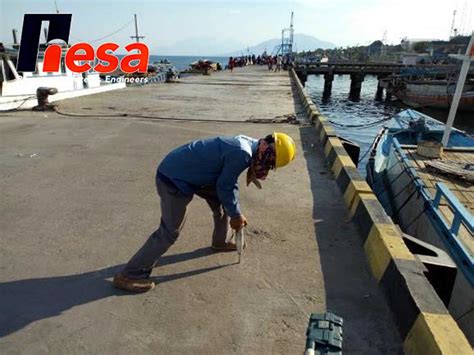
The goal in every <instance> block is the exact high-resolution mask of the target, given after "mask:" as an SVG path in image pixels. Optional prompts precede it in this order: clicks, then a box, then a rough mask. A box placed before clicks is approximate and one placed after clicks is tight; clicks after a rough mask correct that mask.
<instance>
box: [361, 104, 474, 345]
mask: <svg viewBox="0 0 474 355" xmlns="http://www.w3.org/2000/svg"><path fill="white" fill-rule="evenodd" d="M444 130H445V125H444V124H443V123H441V122H439V121H437V120H435V119H434V118H431V117H429V116H427V115H424V114H422V113H420V112H417V111H415V110H405V111H403V112H401V113H399V114H398V115H396V116H395V117H393V118H392V120H391V121H390V122H389V124H388V125H387V126H386V127H384V128H383V129H382V130H381V131H380V132H379V134H378V135H377V137H376V139H375V141H374V145H373V148H372V151H371V156H370V158H369V161H368V163H367V181H368V183H369V185H370V186H371V187H372V189H373V191H374V193H375V194H376V195H377V198H378V199H379V201H380V202H381V204H382V205H383V207H384V209H385V210H386V212H387V214H388V215H389V216H391V217H392V219H393V220H394V222H395V223H397V224H398V225H399V226H400V228H401V230H402V231H403V232H404V233H406V234H407V235H409V236H412V237H415V238H418V239H420V240H422V241H424V242H427V243H429V244H431V245H434V246H436V247H437V248H440V249H442V250H444V251H446V252H447V253H448V254H449V255H450V257H451V258H452V260H453V261H454V263H455V265H456V268H457V273H456V276H455V278H454V279H453V283H452V290H451V292H448V297H445V298H444V299H443V301H444V302H445V304H446V306H447V307H448V309H449V311H450V312H451V314H452V315H453V317H454V318H455V319H456V320H458V323H459V325H460V327H461V328H462V329H463V330H464V332H465V333H466V335H468V336H469V334H470V338H471V339H470V340H471V341H473V340H474V339H473V337H474V332H473V330H474V311H473V308H474V257H473V255H474V236H473V233H474V217H473V212H474V138H473V137H472V136H470V135H468V134H466V133H465V132H462V131H459V130H457V129H453V130H452V132H451V134H450V137H449V141H448V144H447V145H446V146H444V147H443V148H442V149H440V147H439V146H440V145H441V143H440V142H441V139H442V136H443V133H444ZM433 151H435V154H431V153H432V152H433ZM428 152H430V153H428ZM446 283H449V281H448V280H446ZM449 293H450V294H449Z"/></svg>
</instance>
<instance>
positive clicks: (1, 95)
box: [0, 45, 125, 111]
mask: <svg viewBox="0 0 474 355" xmlns="http://www.w3.org/2000/svg"><path fill="white" fill-rule="evenodd" d="M45 48H46V47H45V46H44V45H42V46H41V47H40V53H39V55H38V61H37V65H36V70H35V71H34V72H33V73H26V72H25V73H19V72H18V71H17V70H16V63H17V58H18V50H17V49H14V48H11V49H9V48H5V47H3V46H0V111H6V110H15V109H28V108H32V107H34V106H36V105H37V97H36V90H37V89H38V88H40V87H48V88H55V89H57V93H56V94H54V95H52V96H50V97H49V101H58V100H63V99H68V98H72V97H78V96H83V95H91V94H97V93H100V92H105V91H110V90H116V89H122V88H124V87H125V83H107V82H104V81H102V80H101V79H100V77H99V73H97V72H94V71H90V72H86V73H82V74H79V73H75V72H73V71H71V70H70V69H69V68H67V66H66V65H65V63H64V56H63V57H62V59H61V65H60V72H58V73H48V72H44V71H43V54H44V49H45ZM65 49H66V48H65Z"/></svg>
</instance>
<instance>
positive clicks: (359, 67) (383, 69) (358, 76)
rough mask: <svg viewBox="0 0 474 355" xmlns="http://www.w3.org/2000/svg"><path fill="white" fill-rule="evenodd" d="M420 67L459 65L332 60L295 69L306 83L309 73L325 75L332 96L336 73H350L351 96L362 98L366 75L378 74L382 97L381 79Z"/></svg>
mask: <svg viewBox="0 0 474 355" xmlns="http://www.w3.org/2000/svg"><path fill="white" fill-rule="evenodd" d="M407 68H411V69H415V70H416V69H419V70H430V71H436V72H439V73H445V75H447V73H452V72H456V71H457V70H458V69H457V66H456V65H452V64H439V65H428V64H417V65H405V64H402V63H390V62H352V61H351V62H340V61H330V62H326V63H321V62H309V63H297V64H296V66H295V68H294V70H295V73H296V74H297V75H298V78H299V79H300V80H301V81H302V82H303V83H304V82H306V80H307V79H308V76H309V75H323V76H324V91H323V96H326V97H327V96H330V95H331V90H332V82H333V81H334V75H349V76H350V79H351V84H350V89H349V97H350V98H351V99H358V98H360V92H361V88H362V83H363V81H364V78H365V76H366V75H374V76H377V79H378V80H379V84H378V86H377V92H376V93H375V95H376V97H377V98H379V99H381V97H382V95H383V84H382V83H381V81H382V80H383V79H385V78H387V77H389V76H390V75H396V74H399V73H400V71H401V70H402V69H407ZM468 76H469V77H474V71H470V72H469V74H468ZM386 94H387V99H390V98H391V92H390V91H387V92H386Z"/></svg>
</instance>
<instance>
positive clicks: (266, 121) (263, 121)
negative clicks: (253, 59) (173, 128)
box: [56, 109, 297, 124]
mask: <svg viewBox="0 0 474 355" xmlns="http://www.w3.org/2000/svg"><path fill="white" fill-rule="evenodd" d="M56 113H57V114H59V115H62V116H67V117H84V118H98V119H103V118H105V117H108V118H125V117H135V118H142V119H149V120H157V121H158V120H163V121H184V122H212V123H240V124H242V123H244V124H248V123H253V124H258V123H260V124H269V123H274V124H282V123H295V122H297V121H296V119H294V118H292V115H288V116H287V118H286V119H278V118H273V119H248V120H245V121H238V120H219V119H209V120H202V119H198V118H182V117H164V116H151V115H140V114H134V113H126V112H123V113H116V114H78V113H70V112H63V111H60V110H59V109H56Z"/></svg>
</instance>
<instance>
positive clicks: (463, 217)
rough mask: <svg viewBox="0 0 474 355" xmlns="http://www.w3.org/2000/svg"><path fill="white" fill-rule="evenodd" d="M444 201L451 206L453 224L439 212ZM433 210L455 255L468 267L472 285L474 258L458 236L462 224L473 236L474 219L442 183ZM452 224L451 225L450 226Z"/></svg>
mask: <svg viewBox="0 0 474 355" xmlns="http://www.w3.org/2000/svg"><path fill="white" fill-rule="evenodd" d="M442 198H443V199H444V200H445V201H446V203H447V204H448V205H449V206H450V208H451V210H452V212H453V214H454V216H453V220H452V222H451V223H449V222H448V221H447V220H446V219H445V218H444V217H443V215H442V213H441V212H440V210H439V207H440V203H441V199H442ZM432 206H433V209H434V212H435V214H436V215H437V217H438V218H439V220H440V221H441V222H442V224H443V227H444V229H445V232H446V233H447V234H448V235H449V239H448V242H449V244H451V246H452V247H453V249H454V251H455V255H456V257H457V258H459V259H460V261H461V262H462V264H463V265H464V266H466V267H467V268H466V269H467V270H466V271H467V272H466V276H467V277H468V279H469V281H470V282H471V284H473V283H474V258H473V257H472V255H471V253H470V252H469V250H467V248H466V247H465V246H464V245H463V243H462V242H461V241H460V240H459V237H458V234H459V229H460V227H461V224H462V225H464V227H465V228H466V229H467V230H468V232H469V233H471V235H472V234H473V233H474V217H473V216H472V214H471V213H470V212H469V211H468V210H467V208H466V207H464V206H463V205H462V203H461V202H459V200H458V199H457V197H456V196H455V195H454V194H453V193H452V192H451V191H450V190H449V188H448V187H447V186H446V185H445V184H443V183H442V182H437V183H436V195H435V198H434V199H433V203H432ZM450 224H451V225H450Z"/></svg>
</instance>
